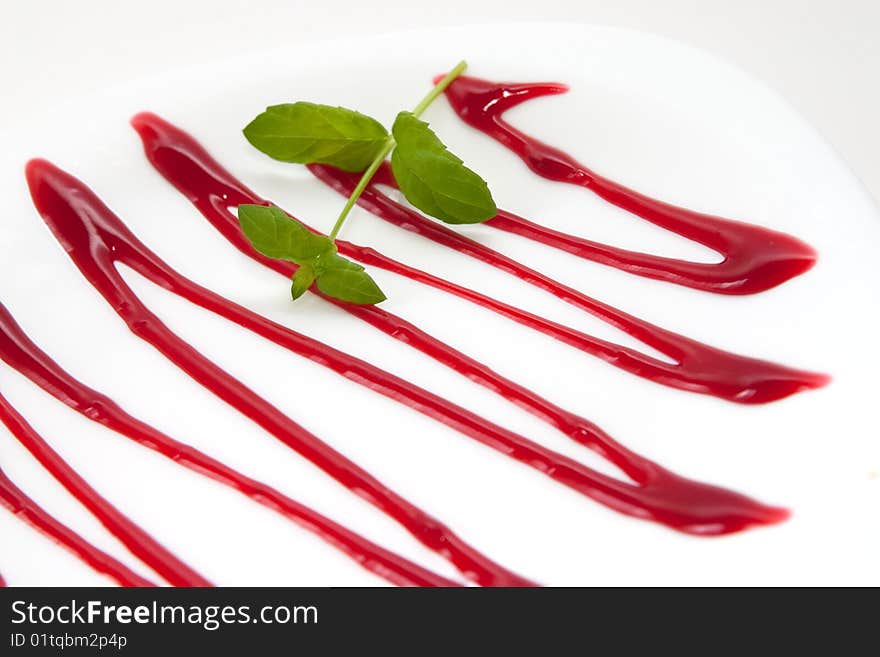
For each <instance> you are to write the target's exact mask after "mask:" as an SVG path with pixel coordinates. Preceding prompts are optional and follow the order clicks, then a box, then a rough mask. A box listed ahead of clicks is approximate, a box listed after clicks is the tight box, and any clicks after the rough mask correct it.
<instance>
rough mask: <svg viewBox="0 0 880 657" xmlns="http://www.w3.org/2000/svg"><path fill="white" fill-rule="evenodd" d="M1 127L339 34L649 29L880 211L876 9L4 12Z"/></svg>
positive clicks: (168, 5)
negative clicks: (796, 128) (789, 114)
mask: <svg viewBox="0 0 880 657" xmlns="http://www.w3.org/2000/svg"><path fill="white" fill-rule="evenodd" d="M0 11H2V13H0V62H2V64H0V89H2V97H3V102H2V103H0V125H3V126H7V125H9V124H14V122H15V120H16V118H17V117H21V116H25V115H28V114H29V113H31V112H32V111H34V110H36V109H38V108H40V107H42V106H44V105H46V104H51V103H53V102H56V101H58V100H60V99H63V98H65V97H68V96H70V95H74V94H78V93H79V92H82V91H89V90H94V89H97V88H100V87H103V86H106V85H108V84H113V83H117V82H121V81H124V80H129V79H131V78H133V77H138V76H141V75H148V74H152V73H160V72H163V71H167V70H169V69H172V68H174V67H176V66H177V65H178V64H180V63H181V62H183V63H188V64H193V63H200V62H207V61H210V60H213V59H216V58H218V57H224V56H228V55H234V54H238V53H246V52H253V51H257V50H261V49H264V48H267V47H274V46H279V45H294V44H297V43H301V42H303V41H307V40H316V39H323V38H326V37H328V36H333V35H340V34H356V33H363V32H375V31H388V30H396V29H401V28H408V27H430V26H441V25H457V24H465V23H479V22H489V21H496V22H497V21H499V20H505V19H507V20H534V19H540V20H563V21H572V22H589V23H597V24H608V25H616V26H623V27H630V28H635V29H640V30H644V31H648V32H654V33H657V34H662V35H665V36H670V37H674V38H677V39H680V40H682V41H685V42H687V43H690V44H692V45H696V46H699V47H701V48H704V49H706V50H709V51H711V52H713V53H715V54H716V55H719V56H721V57H723V58H725V59H727V60H729V61H731V62H733V63H735V64H737V65H738V66H740V67H742V68H744V69H745V70H747V71H749V72H750V73H752V74H753V75H754V76H756V77H758V78H759V79H761V80H763V81H765V82H767V83H769V84H770V86H772V87H774V88H775V89H776V90H777V91H779V92H781V93H782V95H783V96H785V97H786V98H787V99H788V100H789V101H790V102H791V103H793V104H794V106H795V107H796V108H797V109H799V110H800V111H801V113H803V114H804V115H805V116H806V117H807V119H808V120H809V121H810V122H812V123H813V125H815V126H816V127H817V128H818V129H819V131H820V132H821V133H822V134H823V135H824V136H825V137H826V138H827V139H828V140H829V141H830V142H831V143H832V145H834V146H835V147H836V148H837V149H838V150H839V151H840V152H841V153H842V154H843V156H844V158H845V159H846V160H847V162H848V163H849V164H850V166H851V167H852V168H853V170H854V171H855V173H856V175H857V176H859V177H860V178H861V179H862V180H863V181H864V183H865V184H866V185H867V186H868V188H869V190H870V191H871V193H872V194H873V196H874V198H875V199H877V198H880V127H878V126H880V121H878V117H880V87H878V85H877V73H878V71H880V38H878V36H880V3H878V2H876V0H738V1H737V2H723V1H719V0H664V1H663V2H656V1H654V0H614V1H613V2H612V1H611V0H540V1H537V2H535V1H530V2H517V1H516V0H442V1H438V2H430V3H428V2H419V1H417V0H375V1H373V2H365V1H363V0H356V1H353V0H333V1H330V2H327V1H317V0H308V1H303V0H247V1H245V0H210V1H209V2H205V1H203V0H200V1H198V2H188V1H184V0H149V1H148V2H126V1H124V0H77V1H76V2H68V1H65V0H28V1H27V2H5V3H3V9H2V10H0Z"/></svg>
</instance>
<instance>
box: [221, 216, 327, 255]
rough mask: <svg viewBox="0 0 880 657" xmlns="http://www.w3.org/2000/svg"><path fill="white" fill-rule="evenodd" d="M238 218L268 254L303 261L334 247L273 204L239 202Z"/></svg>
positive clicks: (243, 229)
mask: <svg viewBox="0 0 880 657" xmlns="http://www.w3.org/2000/svg"><path fill="white" fill-rule="evenodd" d="M238 222H239V223H240V224H241V229H242V231H244V234H245V236H246V237H247V238H248V239H249V240H250V241H251V244H253V246H254V248H255V249H256V250H257V251H259V252H260V253H262V254H263V255H264V256H268V257H270V258H276V259H278V260H290V261H292V262H296V263H298V264H302V263H304V262H309V261H311V260H313V259H315V258H317V257H318V256H320V255H321V254H323V253H326V252H328V251H333V252H335V251H336V246H335V245H334V244H333V242H332V241H330V240H329V239H328V238H326V237H324V236H323V235H316V234H315V233H313V232H312V231H310V230H309V229H308V228H306V227H305V226H303V225H302V224H301V223H300V222H298V221H297V220H296V219H293V218H292V217H290V216H288V215H287V214H286V213H285V212H284V211H283V210H281V209H280V208H276V207H275V206H265V205H239V206H238Z"/></svg>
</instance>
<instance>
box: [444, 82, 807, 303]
mask: <svg viewBox="0 0 880 657" xmlns="http://www.w3.org/2000/svg"><path fill="white" fill-rule="evenodd" d="M567 89H568V87H567V86H566V85H563V84H558V83H516V82H490V81H488V80H480V79H477V78H472V77H467V76H463V77H460V78H458V79H456V80H455V82H453V83H452V85H450V86H449V87H448V88H447V89H446V97H447V99H448V100H449V103H450V105H452V109H453V110H454V111H455V112H456V113H457V114H458V115H459V116H460V117H461V118H462V119H463V120H464V121H465V122H466V123H467V124H468V125H470V126H473V127H474V128H476V129H477V130H480V131H481V132H483V133H485V134H487V135H489V136H490V137H492V138H493V139H495V140H497V141H498V142H500V143H501V144H503V145H504V146H506V147H507V148H509V149H510V150H511V151H513V152H514V153H516V154H517V155H518V156H519V157H520V158H521V159H522V161H523V162H525V164H526V165H527V166H528V167H529V168H530V169H531V170H532V171H534V172H535V173H536V174H538V175H539V176H541V177H543V178H547V179H548V180H554V181H558V182H564V183H569V184H572V185H578V186H580V187H584V188H586V189H589V190H591V191H592V192H594V193H595V194H596V195H598V196H599V197H601V198H603V199H604V200H606V201H608V202H609V203H611V204H613V205H615V206H617V207H619V208H621V209H623V210H626V211H627V212H630V213H632V214H634V215H636V216H638V217H640V218H642V219H645V220H647V221H650V222H651V223H653V224H655V225H657V226H660V227H661V228H664V229H665V230H668V231H671V232H673V233H676V234H678V235H681V236H682V237H685V238H687V239H689V240H692V241H694V242H698V243H699V244H702V245H703V246H706V247H708V248H710V249H712V250H714V251H716V252H718V253H719V254H721V255H722V256H723V260H722V261H721V262H720V263H714V264H707V263H699V262H689V261H686V260H678V259H675V258H665V257H662V256H656V255H651V254H647V253H639V252H635V251H629V250H626V249H619V248H616V247H613V246H609V245H607V244H600V243H598V242H594V241H591V240H587V239H583V238H579V237H576V236H574V235H570V234H567V233H563V232H561V231H556V230H553V229H550V228H546V227H544V226H541V225H539V224H536V223H534V222H531V221H528V220H527V219H524V218H522V217H518V216H516V215H514V214H512V213H510V212H504V211H501V212H499V214H498V216H497V217H495V218H494V219H492V220H490V221H489V222H488V224H487V225H489V226H492V227H494V228H498V229H500V230H504V231H507V232H510V233H515V234H517V235H522V236H523V237H527V238H529V239H533V240H535V241H538V242H541V243H543V244H547V245H549V246H553V247H556V248H558V249H561V250H563V251H567V252H569V253H573V254H575V255H577V256H580V257H582V258H586V259H588V260H593V261H595V262H599V263H602V264H605V265H609V266H611V267H617V268H618V269H622V270H624V271H627V272H630V273H632V274H637V275H639V276H646V277H649V278H656V279H660V280H663V281H667V282H670V283H677V284H679V285H685V286H688V287H692V288H696V289H699V290H706V291H709V292H716V293H720V294H754V293H756V292H762V291H764V290H768V289H770V288H772V287H775V286H777V285H779V284H781V283H784V282H785V281H787V280H789V279H791V278H794V277H795V276H798V275H800V274H802V273H804V272H805V271H807V270H808V269H810V267H812V266H813V264H815V262H816V252H815V251H814V250H813V249H812V248H811V247H810V246H808V245H807V244H804V243H803V242H801V241H800V240H798V239H797V238H795V237H792V236H791V235H786V234H784V233H780V232H777V231H773V230H769V229H767V228H763V227H761V226H755V225H753V224H748V223H743V222H740V221H731V220H729V219H722V218H721V217H716V216H712V215H708V214H703V213H701V212H695V211H693V210H687V209H685V208H680V207H676V206H674V205H671V204H669V203H664V202H662V201H658V200H656V199H653V198H650V197H648V196H645V195H644V194H640V193H639V192H636V191H634V190H632V189H628V188H627V187H624V186H623V185H621V184H620V183H617V182H614V181H612V180H609V179H608V178H604V177H603V176H601V175H599V174H598V173H596V172H595V171H592V170H590V169H588V168H587V167H586V166H584V165H583V164H581V163H580V162H578V161H577V160H576V159H574V158H573V157H572V156H571V155H569V154H568V153H565V152H564V151H562V150H560V149H558V148H555V147H553V146H550V145H548V144H545V143H544V142H542V141H540V140H538V139H535V138H534V137H532V136H530V135H527V134H525V133H524V132H522V131H521V130H518V129H516V128H514V127H513V126H511V125H510V124H509V123H507V122H506V121H505V120H504V113H505V112H506V111H507V110H509V109H510V108H512V107H515V106H517V105H519V104H520V103H522V102H525V101H527V100H529V99H531V98H538V97H540V96H547V95H550V94H559V93H563V92H564V91H567Z"/></svg>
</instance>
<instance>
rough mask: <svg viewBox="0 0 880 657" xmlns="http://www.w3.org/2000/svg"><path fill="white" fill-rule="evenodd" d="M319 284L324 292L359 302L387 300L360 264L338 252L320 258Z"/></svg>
mask: <svg viewBox="0 0 880 657" xmlns="http://www.w3.org/2000/svg"><path fill="white" fill-rule="evenodd" d="M316 271H317V274H318V278H317V285H318V289H319V290H321V292H323V293H324V294H326V295H328V296H331V297H335V298H337V299H342V300H343V301H350V302H352V303H357V304H374V303H379V302H381V301H385V299H386V296H385V294H384V293H383V292H382V290H381V289H379V286H378V285H376V282H375V281H374V280H373V279H372V278H371V277H370V275H369V274H368V273H367V272H366V271H364V268H363V267H361V266H360V265H359V264H357V263H354V262H352V261H351V260H346V259H345V258H343V257H341V256H338V255H336V254H332V255H330V254H328V255H327V256H324V257H322V258H320V262H319V264H318V269H317V270H316Z"/></svg>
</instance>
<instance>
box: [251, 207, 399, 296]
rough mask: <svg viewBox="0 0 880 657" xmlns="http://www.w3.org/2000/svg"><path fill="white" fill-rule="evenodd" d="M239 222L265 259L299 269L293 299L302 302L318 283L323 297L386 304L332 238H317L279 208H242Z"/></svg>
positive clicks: (360, 270) (291, 292) (292, 286)
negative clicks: (338, 248)
mask: <svg viewBox="0 0 880 657" xmlns="http://www.w3.org/2000/svg"><path fill="white" fill-rule="evenodd" d="M238 221H239V223H240V224H241V229H242V231H243V232H244V234H245V236H246V237H247V238H248V239H249V240H250V242H251V244H252V245H253V246H254V248H255V249H256V250H257V251H259V252H260V253H262V254H263V255H265V256H268V257H270V258H275V259H277V260H289V261H291V262H295V263H296V264H298V265H299V269H297V270H296V271H295V272H294V274H293V277H292V279H291V285H290V296H292V297H293V298H294V299H299V298H300V297H301V296H302V295H303V294H305V291H306V290H308V289H309V287H311V285H312V283H315V282H317V285H318V289H319V290H321V292H323V293H324V294H326V295H328V296H331V297H335V298H337V299H341V300H342V301H351V302H352V303H359V304H372V303H379V302H380V301H385V295H384V294H383V293H382V290H380V289H379V286H378V285H376V282H375V281H374V280H373V279H372V278H370V275H369V274H368V273H367V272H365V271H364V268H363V267H361V266H360V265H359V264H357V263H355V262H352V261H351V260H346V259H345V258H343V257H342V256H340V255H338V254H337V253H336V244H334V243H333V241H332V240H331V239H330V238H329V237H324V236H323V235H316V234H315V233H313V232H312V231H310V230H309V229H308V228H306V227H305V226H304V225H302V224H301V223H300V222H298V221H297V220H296V219H294V218H292V217H290V216H288V215H287V214H286V213H285V212H284V211H283V210H281V209H280V208H276V207H275V206H265V205H239V206H238Z"/></svg>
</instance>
